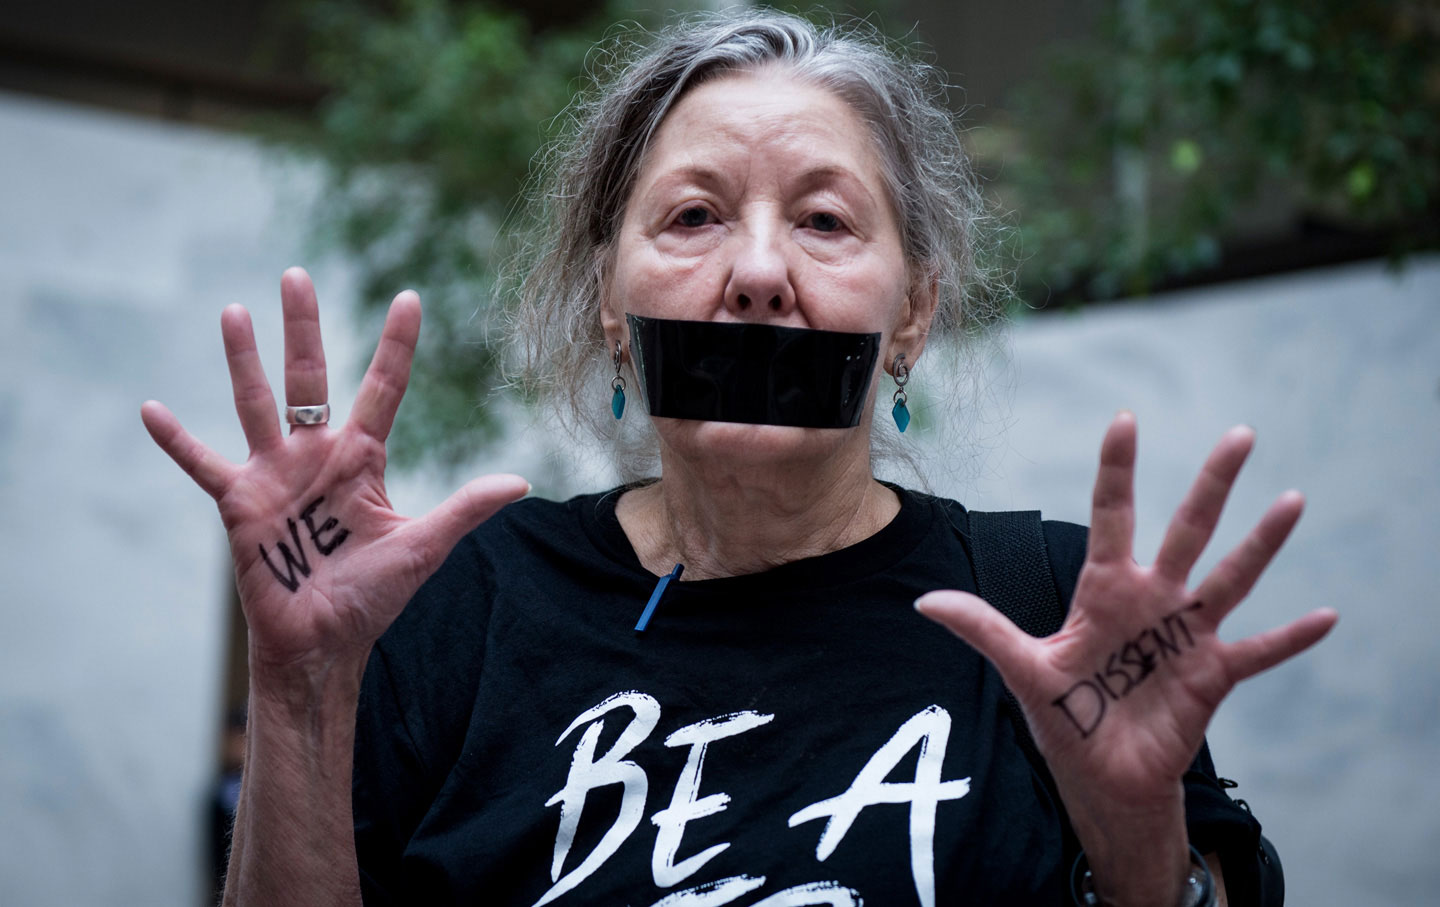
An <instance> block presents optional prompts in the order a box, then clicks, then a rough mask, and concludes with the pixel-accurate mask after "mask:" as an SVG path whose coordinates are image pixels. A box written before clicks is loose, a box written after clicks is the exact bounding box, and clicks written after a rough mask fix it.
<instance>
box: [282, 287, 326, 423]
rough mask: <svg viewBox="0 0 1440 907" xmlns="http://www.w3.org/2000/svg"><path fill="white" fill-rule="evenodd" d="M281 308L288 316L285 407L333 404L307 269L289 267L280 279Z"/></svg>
mask: <svg viewBox="0 0 1440 907" xmlns="http://www.w3.org/2000/svg"><path fill="white" fill-rule="evenodd" d="M280 306H281V308H282V309H283V310H284V313H285V403H286V405H288V406H318V405H319V404H321V403H328V402H330V392H329V391H330V388H329V384H328V382H327V380H326V377H325V346H324V344H322V343H321V342H320V305H319V303H318V302H316V301H315V286H314V284H312V283H311V282H310V275H309V274H307V273H305V269H304V268H289V269H287V270H286V271H285V273H284V274H283V275H282V276H281V277H280Z"/></svg>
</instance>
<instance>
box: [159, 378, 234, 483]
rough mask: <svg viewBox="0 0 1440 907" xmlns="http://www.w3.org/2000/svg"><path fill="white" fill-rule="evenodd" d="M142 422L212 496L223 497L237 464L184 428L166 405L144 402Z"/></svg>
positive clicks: (161, 445) (173, 458) (188, 473)
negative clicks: (232, 463) (231, 462)
mask: <svg viewBox="0 0 1440 907" xmlns="http://www.w3.org/2000/svg"><path fill="white" fill-rule="evenodd" d="M140 421H142V422H144V423H145V430H146V431H148V432H150V437H152V438H154V439H155V443H156V444H158V445H160V449H161V450H163V451H165V453H167V454H169V455H170V459H172V460H174V461H175V463H176V465H178V466H179V467H180V468H181V469H183V470H185V474H186V475H188V476H189V477H190V478H192V479H194V480H195V484H196V485H199V486H200V488H201V489H202V490H204V492H205V493H206V494H208V495H210V497H212V498H218V497H220V495H221V494H223V493H224V491H225V489H226V488H227V487H229V485H230V479H231V477H232V476H233V475H234V474H235V467H234V466H233V465H231V464H230V462H229V461H227V460H226V459H225V458H224V457H222V456H220V455H219V454H217V453H216V452H215V451H213V450H211V449H210V448H208V447H206V446H205V445H204V444H202V443H200V441H199V440H197V439H196V438H195V436H194V435H192V434H190V433H189V432H188V431H186V430H185V429H184V428H183V427H181V425H180V420H179V419H176V418H175V414H174V413H172V412H170V410H168V409H166V408H165V407H164V405H162V404H160V403H157V402H156V401H154V400H147V401H145V403H144V404H143V405H141V407H140Z"/></svg>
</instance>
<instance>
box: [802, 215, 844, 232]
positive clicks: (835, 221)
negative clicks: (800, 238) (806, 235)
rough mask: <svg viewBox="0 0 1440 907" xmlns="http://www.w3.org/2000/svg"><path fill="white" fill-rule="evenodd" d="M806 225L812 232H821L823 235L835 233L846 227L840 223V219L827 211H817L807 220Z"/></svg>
mask: <svg viewBox="0 0 1440 907" xmlns="http://www.w3.org/2000/svg"><path fill="white" fill-rule="evenodd" d="M805 225H806V226H807V227H809V228H810V229H812V230H819V231H820V232H821V233H834V232H835V231H836V230H839V229H840V228H841V227H843V226H844V224H842V223H840V218H838V217H836V216H835V215H833V214H830V213H829V212H826V211H817V212H816V213H814V214H812V215H810V216H809V217H808V218H807V219H806V221H805Z"/></svg>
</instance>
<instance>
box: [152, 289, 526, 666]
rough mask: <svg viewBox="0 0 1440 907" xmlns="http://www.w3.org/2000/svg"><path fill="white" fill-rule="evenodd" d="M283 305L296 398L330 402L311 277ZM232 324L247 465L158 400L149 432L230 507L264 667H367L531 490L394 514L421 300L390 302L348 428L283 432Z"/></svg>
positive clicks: (488, 486) (224, 325)
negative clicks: (495, 521)
mask: <svg viewBox="0 0 1440 907" xmlns="http://www.w3.org/2000/svg"><path fill="white" fill-rule="evenodd" d="M280 298H281V302H282V305H283V307H284V318H285V399H286V402H287V404H289V405H291V406H309V405H314V404H320V403H325V402H327V401H328V390H327V380H326V373H325V353H324V350H323V348H322V346H321V343H320V320H319V311H318V308H317V305H316V301H315V291H314V288H313V287H312V285H311V283H310V277H309V275H307V274H306V273H305V272H304V271H303V270H301V269H300V268H291V269H290V270H288V271H286V272H285V275H284V276H283V277H282V278H281V282H280ZM220 323H221V332H222V334H223V336H224V340H225V356H226V359H227V361H228V363H229V366H230V380H231V383H232V385H233V386H234V391H235V408H236V410H237V412H238V413H239V416H240V425H241V427H242V428H243V429H244V432H245V438H246V441H247V442H248V443H249V447H250V456H249V458H248V459H247V460H246V461H245V463H243V464H240V465H236V464H234V463H231V462H229V461H228V460H226V459H225V458H224V457H222V456H220V455H219V454H217V453H216V452H215V451H213V450H211V449H210V448H208V447H206V446H205V445H204V444H202V443H201V442H200V441H198V440H196V439H195V438H194V437H193V436H192V435H191V434H190V433H189V432H187V431H186V430H185V429H184V428H182V427H181V425H180V422H179V420H177V419H176V418H175V416H174V415H173V414H172V413H171V412H170V411H169V410H168V409H166V408H165V407H164V406H162V405H161V404H160V403H157V402H155V401H153V400H152V401H149V402H147V403H146V404H145V405H144V406H143V407H141V410H140V413H141V417H142V419H143V420H144V422H145V427H146V428H147V429H148V430H149V432H150V435H151V437H153V438H154V439H155V443H157V444H159V445H160V447H161V448H162V449H163V450H164V451H165V452H166V453H167V454H169V455H170V457H171V458H172V459H174V460H175V462H176V463H177V464H179V466H180V468H181V469H183V470H185V472H186V473H187V474H189V476H190V477H191V478H192V479H194V480H195V483H196V484H197V485H199V486H200V487H201V488H202V489H204V490H205V492H206V493H207V494H209V495H210V496H211V497H212V498H214V499H215V502H216V504H217V505H218V506H219V508H220V516H221V519H222V520H223V521H224V524H225V529H226V532H227V533H228V534H229V538H230V552H231V556H232V557H233V558H234V561H235V579H236V583H237V585H238V587H239V591H240V601H241V605H242V607H243V609H244V611H245V619H246V622H247V623H248V625H249V630H250V656H251V662H252V666H253V667H256V668H261V669H274V670H276V671H279V672H282V673H285V672H288V671H289V670H291V669H299V670H301V671H302V672H303V671H304V670H305V669H306V668H307V667H310V666H322V665H325V664H329V663H331V662H333V661H334V660H336V659H344V660H346V661H353V662H354V663H358V664H360V665H363V661H364V659H365V657H366V656H367V655H368V653H369V650H370V647H371V646H372V645H373V644H374V642H375V640H376V639H378V638H379V637H380V634H382V633H383V632H384V631H385V628H386V627H388V626H389V625H390V623H391V622H392V621H393V620H394V619H395V618H396V616H397V615H399V613H400V611H401V610H402V609H403V608H404V607H405V604H406V602H408V601H409V600H410V598H411V596H412V595H414V593H415V591H416V590H417V589H418V588H419V587H420V584H421V583H422V582H424V581H425V579H426V578H428V577H429V576H430V574H431V573H433V572H434V571H435V570H436V569H437V568H438V567H439V566H440V564H441V562H442V561H443V560H444V559H445V556H446V555H447V554H449V552H450V550H451V549H452V548H453V547H454V546H455V544H456V543H457V542H458V541H459V540H460V538H461V537H462V536H463V535H464V534H465V533H467V532H469V531H470V530H471V529H473V528H474V527H475V526H476V525H477V524H479V523H481V522H482V521H484V520H485V519H487V518H488V517H489V516H490V515H491V514H493V513H495V511H497V510H499V509H500V508H501V507H503V506H504V505H505V504H507V503H509V502H511V501H513V500H516V499H518V498H520V497H523V496H524V495H525V494H526V492H527V491H528V490H529V485H528V484H527V483H526V481H525V480H524V479H522V478H520V477H519V476H512V475H496V476H487V477H484V478H480V479H476V480H474V481H472V482H470V483H469V484H467V485H465V486H464V487H462V488H461V489H460V490H459V491H457V492H456V493H455V494H453V495H452V496H451V497H450V498H449V499H448V500H446V501H445V502H444V503H443V504H441V505H440V506H439V507H437V508H435V510H433V511H431V512H430V513H429V514H427V515H426V516H424V517H421V518H418V519H407V518H405V517H402V516H400V515H398V514H396V513H395V511H394V510H392V509H391V507H390V501H389V499H388V498H387V497H386V494H385V438H386V436H387V435H388V434H389V432H390V427H391V424H392V423H393V422H394V418H395V412H396V409H397V408H398V407H399V405H400V399H401V397H402V396H403V395H404V393H405V386H406V384H407V382H408V381H409V377H410V363H411V359H412V358H413V356H414V353H415V343H416V340H417V339H418V337H419V332H420V299H419V297H418V296H416V294H415V293H414V292H411V291H408V290H407V291H405V292H403V293H401V294H400V295H398V296H396V297H395V301H394V302H392V303H391V305H390V311H389V314H388V315H387V316H386V318H385V327H384V330H383V332H382V334H381V336H380V344H379V346H378V347H377V348H376V350H375V357H374V359H373V360H372V361H371V363H370V368H369V370H368V371H367V372H366V373H365V378H364V380H363V381H362V382H361V385H360V390H359V393H358V395H357V396H356V399H355V405H354V407H353V409H352V411H351V414H350V419H349V421H347V422H346V423H345V425H343V426H342V427H339V428H334V427H331V426H330V425H328V424H327V425H295V426H292V427H291V430H290V433H289V435H288V436H287V435H286V434H284V433H283V432H282V431H281V428H280V420H279V418H278V416H277V411H276V405H275V398H274V395H273V394H272V393H271V391H270V385H269V382H268V381H267V380H266V378H265V373H264V370H263V369H262V368H261V365H260V357H259V355H258V353H257V351H256V348H255V336H254V331H253V330H252V328H251V325H250V315H249V313H248V312H246V311H245V309H244V308H243V307H241V306H239V305H232V306H230V307H228V308H227V309H226V310H225V312H224V314H223V315H222V316H221V322H220Z"/></svg>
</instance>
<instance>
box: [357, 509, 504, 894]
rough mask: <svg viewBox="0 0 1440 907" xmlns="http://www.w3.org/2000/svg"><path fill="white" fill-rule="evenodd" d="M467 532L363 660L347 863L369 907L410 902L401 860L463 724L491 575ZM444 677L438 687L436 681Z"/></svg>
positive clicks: (455, 752) (476, 671) (458, 743)
mask: <svg viewBox="0 0 1440 907" xmlns="http://www.w3.org/2000/svg"><path fill="white" fill-rule="evenodd" d="M488 563H490V559H489V558H488V557H486V556H485V555H484V554H483V553H482V549H481V546H480V544H479V543H478V541H477V536H476V534H475V533H472V534H471V535H470V536H468V537H466V538H465V539H464V540H462V541H461V542H460V544H459V545H458V546H456V548H455V550H454V551H453V552H451V554H450V556H449V557H448V558H447V559H446V561H445V563H444V564H443V565H442V566H441V567H440V569H439V570H438V571H436V573H435V575H434V576H432V577H430V579H429V580H427V581H426V582H425V584H424V585H422V586H421V587H420V590H419V591H418V592H416V594H415V597H414V598H413V599H411V600H410V603H409V604H407V605H406V606H405V610H404V611H402V612H401V613H400V616H399V617H398V618H396V620H395V623H394V624H392V625H391V627H390V628H389V629H388V630H387V631H386V632H385V634H384V635H383V636H381V637H380V640H379V642H377V643H376V644H375V648H374V650H373V651H372V652H371V654H370V661H369V663H368V664H367V666H366V669H365V677H364V680H363V681H362V683H361V688H360V702H359V706H358V708H357V710H356V715H355V762H354V775H353V777H352V780H351V791H352V798H351V803H352V808H353V809H354V819H355V855H356V858H357V860H358V861H359V867H360V889H361V894H362V895H363V898H364V902H365V903H366V904H367V905H377V904H382V905H390V904H398V903H407V902H409V901H411V900H412V897H411V895H413V892H412V891H411V889H412V887H413V886H412V885H411V884H410V883H409V881H408V880H407V879H406V877H405V867H404V862H403V861H404V856H405V850H406V848H407V846H408V845H409V842H410V840H411V838H413V837H414V834H415V831H416V829H417V828H419V826H420V823H421V822H422V821H423V820H424V818H425V815H426V813H427V812H429V810H430V807H431V804H432V803H434V801H435V798H436V796H437V795H438V794H439V793H440V790H441V788H442V786H443V785H444V784H445V781H446V779H447V778H448V777H449V774H450V771H451V769H452V768H453V766H454V764H455V762H456V760H457V759H458V757H459V754H460V750H461V747H462V746H463V744H464V740H465V735H466V733H467V731H468V729H469V726H470V721H471V711H472V709H473V706H474V701H475V690H476V688H477V687H478V684H479V677H480V671H481V667H482V665H483V661H484V651H485V637H486V632H487V629H488V625H489V616H490V600H491V592H492V591H493V577H492V574H491V572H490V570H489V569H488V567H487V566H486V565H487V564H488ZM437 679H443V682H437Z"/></svg>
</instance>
